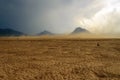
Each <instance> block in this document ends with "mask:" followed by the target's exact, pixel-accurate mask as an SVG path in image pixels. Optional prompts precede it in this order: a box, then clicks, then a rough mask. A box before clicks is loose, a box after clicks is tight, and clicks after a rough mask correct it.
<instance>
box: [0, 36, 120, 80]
mask: <svg viewBox="0 0 120 80" xmlns="http://www.w3.org/2000/svg"><path fill="white" fill-rule="evenodd" d="M97 43H98V44H99V45H98V46H97ZM0 80H120V39H18V38H15V39H12V38H11V39H3V38H2V39H0Z"/></svg>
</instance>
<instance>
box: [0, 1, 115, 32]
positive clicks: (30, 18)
mask: <svg viewBox="0 0 120 80" xmlns="http://www.w3.org/2000/svg"><path fill="white" fill-rule="evenodd" d="M105 1H107V0H1V1H0V27H10V28H13V29H17V30H20V31H23V32H26V33H30V34H34V33H39V32H40V31H43V30H50V31H52V32H55V33H65V32H70V31H72V30H73V29H74V28H75V27H77V26H83V27H85V28H87V29H90V30H91V28H90V27H91V24H92V25H93V22H92V23H91V24H88V23H84V25H82V24H81V21H83V20H85V19H87V20H90V21H91V18H93V17H94V16H95V15H96V14H97V13H98V12H99V11H101V10H102V9H103V8H104V7H105ZM115 15H116V14H115ZM115 24H116V23H115ZM95 28H96V27H95ZM91 31H92V30H91Z"/></svg>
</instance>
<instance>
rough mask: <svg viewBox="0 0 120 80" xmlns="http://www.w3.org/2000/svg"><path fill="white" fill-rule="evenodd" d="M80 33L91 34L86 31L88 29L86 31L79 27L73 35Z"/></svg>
mask: <svg viewBox="0 0 120 80" xmlns="http://www.w3.org/2000/svg"><path fill="white" fill-rule="evenodd" d="M78 33H89V31H88V30H86V29H84V28H81V27H77V28H76V29H75V30H74V31H73V32H72V34H78Z"/></svg>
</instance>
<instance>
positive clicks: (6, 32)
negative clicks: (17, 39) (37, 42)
mask: <svg viewBox="0 0 120 80" xmlns="http://www.w3.org/2000/svg"><path fill="white" fill-rule="evenodd" d="M80 33H89V31H88V30H86V29H83V28H81V27H77V28H76V29H75V30H74V31H73V32H72V33H70V34H71V35H72V34H80ZM22 35H26V34H24V33H22V32H20V31H17V30H13V29H10V28H6V29H0V36H22ZM42 35H56V34H54V33H52V32H50V31H47V30H45V31H43V32H40V33H38V34H37V36H42Z"/></svg>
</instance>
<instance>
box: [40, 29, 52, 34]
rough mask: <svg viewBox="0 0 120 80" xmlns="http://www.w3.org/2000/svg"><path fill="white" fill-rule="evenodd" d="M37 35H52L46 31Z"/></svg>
mask: <svg viewBox="0 0 120 80" xmlns="http://www.w3.org/2000/svg"><path fill="white" fill-rule="evenodd" d="M38 35H53V33H51V32H49V31H47V30H44V31H43V32H41V33H39V34H38Z"/></svg>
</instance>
